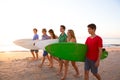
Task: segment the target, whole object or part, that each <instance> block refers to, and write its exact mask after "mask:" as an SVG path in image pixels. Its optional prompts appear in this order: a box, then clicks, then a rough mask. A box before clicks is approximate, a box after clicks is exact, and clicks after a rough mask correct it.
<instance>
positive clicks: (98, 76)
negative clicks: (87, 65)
mask: <svg viewBox="0 0 120 80" xmlns="http://www.w3.org/2000/svg"><path fill="white" fill-rule="evenodd" d="M93 75H94V76H95V77H96V78H97V79H98V80H101V77H100V75H99V74H98V73H97V74H93Z"/></svg>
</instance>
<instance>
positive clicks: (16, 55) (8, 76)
mask: <svg viewBox="0 0 120 80" xmlns="http://www.w3.org/2000/svg"><path fill="white" fill-rule="evenodd" d="M106 50H107V51H108V52H109V55H108V57H107V58H106V59H104V60H102V61H101V63H100V67H99V73H100V75H101V77H102V80H120V63H119V61H120V47H106ZM31 57H32V56H31V53H30V52H29V51H13V52H12V51H11V52H0V80H60V78H61V75H56V73H57V71H58V68H59V65H58V62H57V61H55V60H54V67H53V68H50V67H49V66H48V60H47V59H46V61H45V63H44V65H43V67H42V68H40V67H38V65H39V64H40V63H41V59H42V53H41V52H39V60H36V61H32V60H31ZM77 65H78V67H79V71H80V77H77V78H75V77H74V76H73V75H74V74H75V71H74V69H73V67H72V66H71V63H69V69H68V75H67V78H66V80H84V63H83V62H77ZM90 80H96V78H95V77H94V76H93V75H92V74H91V73H90Z"/></svg>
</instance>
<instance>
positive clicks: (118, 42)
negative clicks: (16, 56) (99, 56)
mask: <svg viewBox="0 0 120 80" xmlns="http://www.w3.org/2000/svg"><path fill="white" fill-rule="evenodd" d="M85 40H86V38H77V42H78V43H85ZM103 47H120V38H103ZM6 51H29V49H25V48H22V47H20V46H17V45H15V44H14V43H13V42H12V41H11V42H10V43H9V44H2V45H0V52H6Z"/></svg>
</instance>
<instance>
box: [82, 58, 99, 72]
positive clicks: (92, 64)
mask: <svg viewBox="0 0 120 80" xmlns="http://www.w3.org/2000/svg"><path fill="white" fill-rule="evenodd" d="M84 68H85V70H86V71H89V70H91V72H92V73H93V74H97V73H98V67H96V66H95V61H92V60H90V59H88V58H86V60H85V67H84Z"/></svg>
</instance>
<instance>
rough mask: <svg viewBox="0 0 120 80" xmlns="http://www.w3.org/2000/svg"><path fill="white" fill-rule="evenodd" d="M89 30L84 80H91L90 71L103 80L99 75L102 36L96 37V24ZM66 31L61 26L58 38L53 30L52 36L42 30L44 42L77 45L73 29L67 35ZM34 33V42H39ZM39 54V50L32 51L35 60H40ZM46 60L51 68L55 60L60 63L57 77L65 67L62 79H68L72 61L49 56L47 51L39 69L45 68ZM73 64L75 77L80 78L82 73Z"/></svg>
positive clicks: (51, 31)
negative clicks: (48, 40) (49, 40)
mask: <svg viewBox="0 0 120 80" xmlns="http://www.w3.org/2000/svg"><path fill="white" fill-rule="evenodd" d="M87 28H88V33H89V34H90V36H89V37H88V38H87V39H86V42H85V44H86V45H87V47H88V50H87V53H86V60H85V63H84V80H89V71H90V70H91V72H92V73H93V75H94V76H95V77H96V78H97V80H101V76H100V75H99V73H98V67H99V64H100V56H101V54H102V47H103V43H102V38H101V37H100V36H98V35H96V33H95V31H96V25H95V24H93V23H92V24H89V25H88V26H87ZM65 29H66V27H65V26H64V25H60V32H61V34H60V36H59V37H58V36H56V35H55V33H54V31H53V30H52V29H50V30H49V31H48V33H49V34H50V36H48V35H47V30H46V29H45V28H44V29H42V40H47V39H59V42H73V43H76V42H77V40H76V36H75V34H74V31H73V30H72V29H69V30H68V31H67V34H66V33H65ZM33 32H34V36H33V40H38V39H39V35H38V34H37V29H36V28H34V29H33ZM38 52H39V50H31V53H32V56H33V60H38ZM46 58H48V61H49V66H50V67H53V60H56V61H58V63H59V70H58V73H57V75H60V74H61V73H62V70H63V67H64V71H63V75H62V77H61V80H65V79H66V77H67V72H68V66H69V62H70V61H68V60H63V59H60V58H56V57H54V56H52V55H48V53H47V51H46V50H43V58H42V62H41V64H40V65H39V67H42V66H43V64H44V61H45V59H46ZM71 64H72V66H73V68H74V69H75V71H76V74H75V75H74V76H75V77H80V72H79V69H78V66H77V64H76V62H74V61H71Z"/></svg>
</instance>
